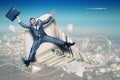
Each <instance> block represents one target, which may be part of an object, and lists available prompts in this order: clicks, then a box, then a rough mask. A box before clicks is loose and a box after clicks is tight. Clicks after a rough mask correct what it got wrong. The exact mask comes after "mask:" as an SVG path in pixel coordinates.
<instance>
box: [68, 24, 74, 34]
mask: <svg viewBox="0 0 120 80" xmlns="http://www.w3.org/2000/svg"><path fill="white" fill-rule="evenodd" d="M67 30H68V31H69V32H72V30H73V24H68V26H67Z"/></svg>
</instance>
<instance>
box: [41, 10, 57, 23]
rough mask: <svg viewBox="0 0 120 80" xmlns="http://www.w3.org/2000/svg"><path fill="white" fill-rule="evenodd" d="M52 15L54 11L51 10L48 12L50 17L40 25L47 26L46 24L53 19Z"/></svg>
mask: <svg viewBox="0 0 120 80" xmlns="http://www.w3.org/2000/svg"><path fill="white" fill-rule="evenodd" d="M54 14H55V10H52V11H51V12H50V16H49V17H48V18H47V19H46V20H44V21H42V24H43V25H44V24H47V23H48V22H49V21H50V20H51V19H52V18H53V16H54Z"/></svg>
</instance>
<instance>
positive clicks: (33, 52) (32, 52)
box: [22, 38, 42, 66]
mask: <svg viewBox="0 0 120 80" xmlns="http://www.w3.org/2000/svg"><path fill="white" fill-rule="evenodd" d="M41 43H42V42H41V38H40V39H38V40H35V41H34V42H33V45H32V47H31V50H30V54H29V57H28V60H24V59H22V61H23V63H24V64H25V65H26V66H29V64H30V62H33V61H34V59H35V55H36V51H37V49H38V48H39V46H40V44H41Z"/></svg>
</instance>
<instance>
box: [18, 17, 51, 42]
mask: <svg viewBox="0 0 120 80" xmlns="http://www.w3.org/2000/svg"><path fill="white" fill-rule="evenodd" d="M51 19H52V17H51V16H49V17H48V18H47V19H46V20H44V21H41V20H40V19H39V20H37V25H36V26H37V27H39V29H38V30H37V29H35V28H34V26H32V25H31V24H30V25H26V24H24V23H22V22H21V21H20V22H19V24H20V25H21V26H22V27H23V28H27V29H29V30H30V31H31V34H32V36H33V39H34V40H35V39H38V38H39V37H42V36H44V35H47V34H46V33H45V31H44V29H43V25H44V24H47V23H48V22H49V21H50V20H51Z"/></svg>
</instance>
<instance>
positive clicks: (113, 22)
mask: <svg viewBox="0 0 120 80" xmlns="http://www.w3.org/2000/svg"><path fill="white" fill-rule="evenodd" d="M119 4H120V0H0V31H2V32H4V31H5V29H6V28H8V26H9V25H11V24H12V25H15V26H19V25H18V24H17V22H16V21H14V22H11V21H9V20H8V19H7V18H6V17H5V14H6V13H7V11H8V10H9V9H10V8H11V7H12V6H14V7H16V8H17V9H18V10H19V11H21V14H20V17H21V19H22V21H23V22H25V23H29V21H28V20H29V18H30V17H35V18H37V17H39V16H41V15H43V14H45V13H49V12H50V11H51V10H52V9H55V10H56V14H55V19H56V21H57V23H58V25H59V26H61V27H64V26H67V24H69V23H70V24H73V25H74V27H76V28H79V29H81V30H82V29H83V30H84V32H86V33H87V31H89V32H93V33H94V32H99V33H100V32H101V33H112V34H119V33H120V32H119V30H120V5H119Z"/></svg>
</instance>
